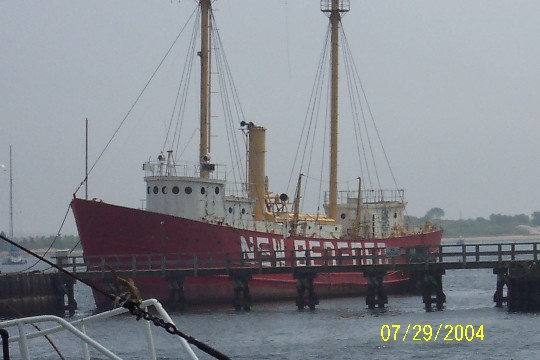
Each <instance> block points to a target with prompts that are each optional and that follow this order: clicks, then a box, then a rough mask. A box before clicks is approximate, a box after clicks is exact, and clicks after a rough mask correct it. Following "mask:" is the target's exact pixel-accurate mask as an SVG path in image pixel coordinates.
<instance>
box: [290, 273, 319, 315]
mask: <svg viewBox="0 0 540 360" xmlns="http://www.w3.org/2000/svg"><path fill="white" fill-rule="evenodd" d="M316 277H317V274H316V273H314V272H301V271H295V272H294V278H295V279H296V307H297V308H298V310H303V309H304V308H305V307H306V306H307V307H309V309H310V310H315V307H316V305H319V298H318V297H317V295H316V294H315V285H314V282H313V280H314V279H315V278H316ZM306 291H307V297H306V296H305V293H306Z"/></svg>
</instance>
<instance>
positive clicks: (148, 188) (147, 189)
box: [146, 186, 150, 194]
mask: <svg viewBox="0 0 540 360" xmlns="http://www.w3.org/2000/svg"><path fill="white" fill-rule="evenodd" d="M146 193H147V194H150V186H148V187H147V188H146Z"/></svg>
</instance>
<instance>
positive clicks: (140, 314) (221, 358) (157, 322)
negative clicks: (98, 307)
mask: <svg viewBox="0 0 540 360" xmlns="http://www.w3.org/2000/svg"><path fill="white" fill-rule="evenodd" d="M0 238H1V239H2V240H4V241H6V242H7V243H9V244H11V245H13V246H15V247H17V248H19V249H21V250H22V251H24V252H26V253H28V254H30V255H32V256H34V257H36V258H38V259H40V260H41V261H43V262H45V263H47V264H48V265H50V266H51V267H54V268H55V269H57V270H58V271H60V272H62V273H64V274H66V275H68V276H69V277H71V278H73V279H75V280H78V281H80V282H82V283H83V284H85V285H86V286H89V287H90V288H92V289H94V290H96V291H97V292H99V293H100V294H102V295H104V296H105V297H107V298H109V299H110V300H111V301H117V300H118V299H117V297H116V296H114V295H112V294H109V293H107V292H105V291H103V290H102V289H100V288H98V287H97V286H94V285H92V284H90V283H89V282H88V281H86V280H83V279H81V278H79V277H77V276H76V275H74V274H72V273H70V272H69V271H67V270H65V269H63V268H61V267H60V266H58V265H56V264H54V263H53V262H51V261H49V260H47V259H45V258H44V257H42V256H39V255H38V254H36V253H35V252H33V251H32V250H30V249H27V248H25V247H24V246H22V245H19V244H17V243H16V242H15V241H13V240H11V239H9V238H8V237H7V236H4V235H3V234H0ZM121 305H122V307H124V308H126V309H128V310H129V312H130V313H131V314H132V315H135V318H136V319H137V320H140V319H141V318H143V319H144V320H146V321H150V322H152V323H153V324H154V326H159V327H162V328H164V329H165V331H167V332H168V333H169V334H171V335H177V336H180V337H181V338H183V339H184V340H186V341H187V342H188V343H190V344H192V345H194V346H196V347H197V348H198V349H200V350H201V351H204V352H205V353H207V354H208V355H210V356H212V357H214V358H215V359H218V360H229V359H230V358H229V357H228V356H227V355H225V354H222V353H221V352H219V351H218V350H216V349H214V348H212V347H211V346H210V345H207V344H205V343H203V342H201V341H199V340H197V339H195V338H194V337H192V336H189V335H187V334H184V333H183V332H181V331H180V330H178V328H177V327H176V325H174V324H173V323H168V322H165V321H164V320H163V319H161V318H159V317H157V316H154V315H152V314H150V313H149V312H148V311H146V310H143V309H141V308H140V307H139V305H137V304H135V303H134V302H132V301H129V300H126V301H124V302H123V303H121Z"/></svg>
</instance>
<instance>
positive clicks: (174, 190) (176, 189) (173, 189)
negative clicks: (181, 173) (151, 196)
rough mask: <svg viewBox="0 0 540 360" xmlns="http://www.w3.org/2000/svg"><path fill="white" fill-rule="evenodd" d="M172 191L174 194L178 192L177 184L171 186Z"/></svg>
mask: <svg viewBox="0 0 540 360" xmlns="http://www.w3.org/2000/svg"><path fill="white" fill-rule="evenodd" d="M172 192H173V194H175V195H176V194H178V193H179V192H180V188H179V187H178V186H173V188H172Z"/></svg>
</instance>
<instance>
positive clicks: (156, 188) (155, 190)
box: [153, 186, 159, 194]
mask: <svg viewBox="0 0 540 360" xmlns="http://www.w3.org/2000/svg"><path fill="white" fill-rule="evenodd" d="M153 191H154V194H157V193H158V192H159V188H158V187H157V186H154V190H153Z"/></svg>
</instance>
